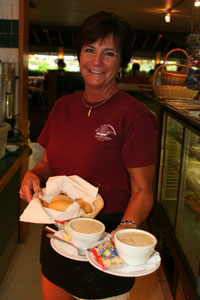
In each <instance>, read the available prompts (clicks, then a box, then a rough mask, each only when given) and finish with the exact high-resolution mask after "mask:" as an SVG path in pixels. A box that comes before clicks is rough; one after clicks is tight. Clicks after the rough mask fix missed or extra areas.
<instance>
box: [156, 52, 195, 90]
mask: <svg viewBox="0 0 200 300" xmlns="http://www.w3.org/2000/svg"><path fill="white" fill-rule="evenodd" d="M175 51H181V52H183V53H184V54H185V56H186V58H187V65H181V66H182V67H183V68H184V70H185V71H168V70H166V69H163V70H162V75H161V79H162V84H164V85H175V86H177V85H180V86H184V85H185V82H186V79H187V75H188V71H189V68H190V58H189V55H188V53H187V52H186V51H185V50H183V49H180V48H176V49H173V50H171V51H169V52H168V53H167V55H166V56H165V58H164V62H163V64H164V65H166V66H171V64H167V63H166V61H167V58H168V57H169V55H170V54H171V53H173V52H175Z"/></svg>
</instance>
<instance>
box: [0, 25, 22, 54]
mask: <svg viewBox="0 0 200 300" xmlns="http://www.w3.org/2000/svg"><path fill="white" fill-rule="evenodd" d="M18 32H19V20H5V19H1V20H0V48H18Z"/></svg>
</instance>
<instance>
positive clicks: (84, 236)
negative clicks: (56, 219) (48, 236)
mask: <svg viewBox="0 0 200 300" xmlns="http://www.w3.org/2000/svg"><path fill="white" fill-rule="evenodd" d="M68 229H69V234H70V237H71V241H72V243H74V244H75V245H76V246H77V247H80V248H90V247H92V246H93V245H94V243H95V242H97V241H99V240H100V239H101V238H102V236H103V233H104V231H105V225H104V224H103V223H102V222H100V221H98V220H95V219H90V218H78V219H74V220H71V221H70V222H69V224H68Z"/></svg>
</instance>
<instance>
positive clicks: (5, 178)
mask: <svg viewBox="0 0 200 300" xmlns="http://www.w3.org/2000/svg"><path fill="white" fill-rule="evenodd" d="M30 153H31V149H30V147H29V146H27V145H25V146H22V147H21V148H19V149H18V150H17V151H15V152H8V153H6V155H5V156H4V157H3V158H2V159H1V160H0V192H1V191H2V190H3V189H4V187H5V186H6V184H7V183H8V182H9V180H10V179H11V177H12V176H13V175H14V173H15V172H16V170H17V169H18V168H19V167H20V165H21V164H22V162H23V160H24V159H25V157H27V156H28V155H29V154H30Z"/></svg>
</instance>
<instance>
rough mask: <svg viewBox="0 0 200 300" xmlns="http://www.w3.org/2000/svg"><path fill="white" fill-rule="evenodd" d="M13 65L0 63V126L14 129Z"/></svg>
mask: <svg viewBox="0 0 200 300" xmlns="http://www.w3.org/2000/svg"><path fill="white" fill-rule="evenodd" d="M14 109H15V64H14V63H7V62H1V61H0V124H1V123H4V122H7V123H9V124H10V125H11V127H12V128H13V127H14V124H15V117H14Z"/></svg>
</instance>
